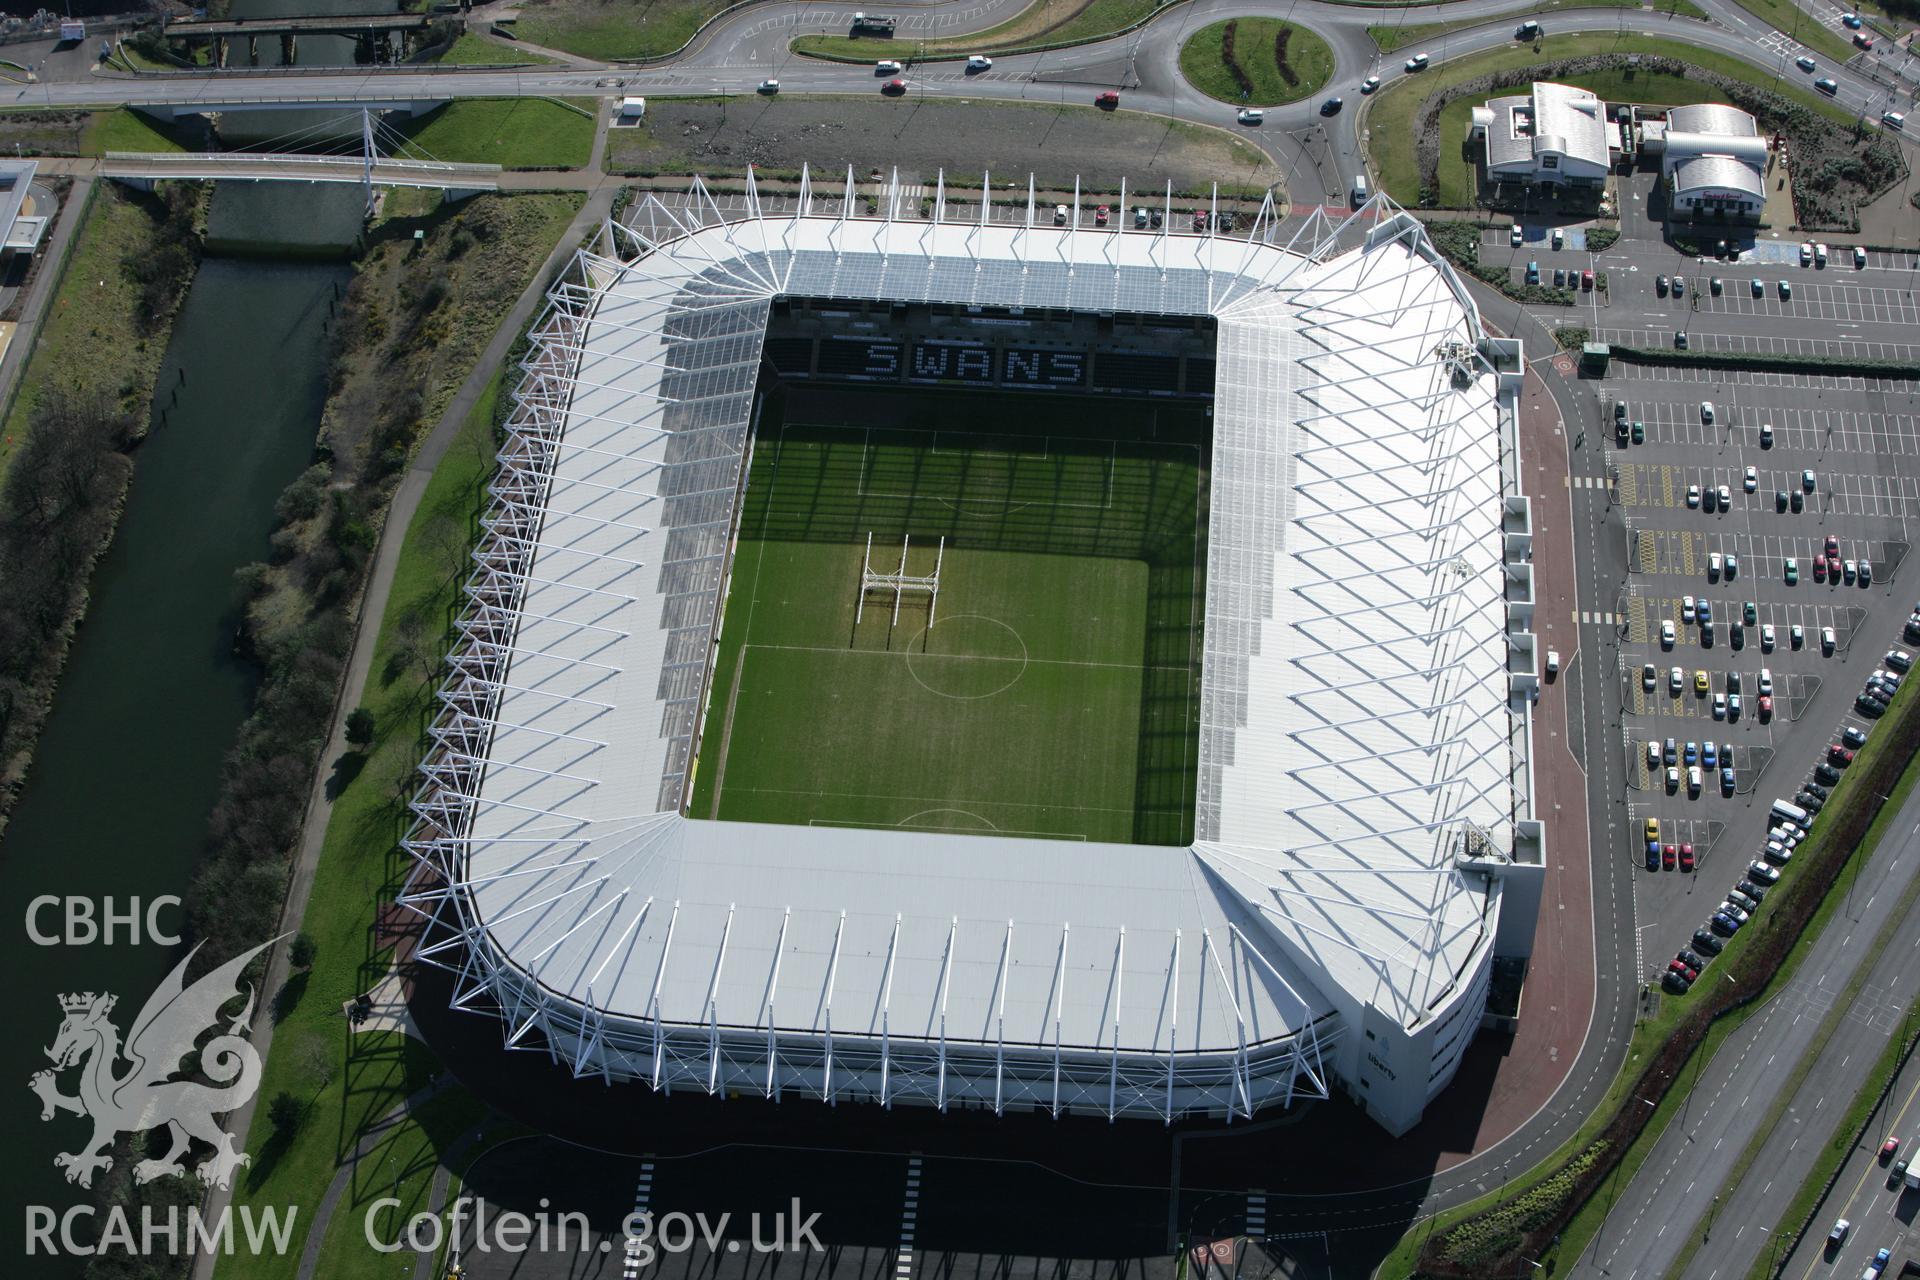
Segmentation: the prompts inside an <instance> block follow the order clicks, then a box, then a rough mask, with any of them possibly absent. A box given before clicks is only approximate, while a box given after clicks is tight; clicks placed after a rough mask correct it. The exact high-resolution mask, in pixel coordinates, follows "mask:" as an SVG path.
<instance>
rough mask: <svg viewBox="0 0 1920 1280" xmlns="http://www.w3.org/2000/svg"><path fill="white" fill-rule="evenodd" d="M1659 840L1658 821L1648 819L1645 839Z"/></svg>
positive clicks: (1656, 819)
mask: <svg viewBox="0 0 1920 1280" xmlns="http://www.w3.org/2000/svg"><path fill="white" fill-rule="evenodd" d="M1659 838H1660V819H1658V818H1648V819H1647V839H1649V840H1658V839H1659Z"/></svg>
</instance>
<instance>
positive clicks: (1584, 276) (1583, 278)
mask: <svg viewBox="0 0 1920 1280" xmlns="http://www.w3.org/2000/svg"><path fill="white" fill-rule="evenodd" d="M1580 287H1581V288H1582V289H1585V290H1586V291H1587V292H1589V293H1591V292H1593V272H1591V271H1582V272H1581V273H1580Z"/></svg>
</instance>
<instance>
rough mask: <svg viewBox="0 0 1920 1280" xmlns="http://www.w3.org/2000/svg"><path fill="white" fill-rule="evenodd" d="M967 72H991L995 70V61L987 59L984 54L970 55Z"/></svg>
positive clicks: (968, 56)
mask: <svg viewBox="0 0 1920 1280" xmlns="http://www.w3.org/2000/svg"><path fill="white" fill-rule="evenodd" d="M967 70H969V71H991V70H993V59H992V58H989V57H987V56H986V55H985V54H984V53H970V54H968V55H967Z"/></svg>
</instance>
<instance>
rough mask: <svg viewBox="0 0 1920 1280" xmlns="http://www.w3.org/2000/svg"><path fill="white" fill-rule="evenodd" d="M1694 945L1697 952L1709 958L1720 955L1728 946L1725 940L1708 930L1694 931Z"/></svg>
mask: <svg viewBox="0 0 1920 1280" xmlns="http://www.w3.org/2000/svg"><path fill="white" fill-rule="evenodd" d="M1693 945H1694V949H1695V950H1697V951H1699V952H1700V953H1701V954H1702V955H1704V956H1708V957H1712V956H1717V955H1719V954H1720V953H1721V952H1722V951H1724V950H1725V949H1726V946H1727V944H1726V941H1725V939H1723V938H1721V937H1719V936H1718V935H1717V934H1715V933H1714V931H1713V930H1712V929H1708V928H1701V929H1695V930H1694V931H1693Z"/></svg>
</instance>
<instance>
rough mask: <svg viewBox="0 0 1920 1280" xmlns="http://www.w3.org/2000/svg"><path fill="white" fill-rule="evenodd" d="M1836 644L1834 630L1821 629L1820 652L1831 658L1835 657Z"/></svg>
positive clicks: (1828, 628) (1829, 628)
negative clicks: (1834, 647)
mask: <svg viewBox="0 0 1920 1280" xmlns="http://www.w3.org/2000/svg"><path fill="white" fill-rule="evenodd" d="M1835 643H1836V641H1835V639H1834V635H1833V628H1832V627H1822V628H1820V652H1821V653H1823V654H1825V655H1826V656H1827V657H1829V658H1831V657H1832V656H1833V646H1834V644H1835Z"/></svg>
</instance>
